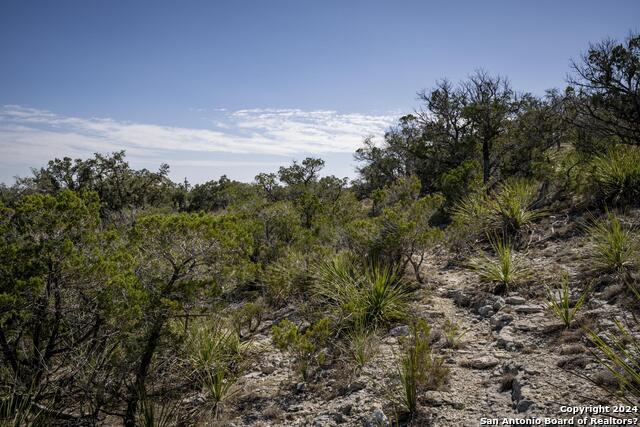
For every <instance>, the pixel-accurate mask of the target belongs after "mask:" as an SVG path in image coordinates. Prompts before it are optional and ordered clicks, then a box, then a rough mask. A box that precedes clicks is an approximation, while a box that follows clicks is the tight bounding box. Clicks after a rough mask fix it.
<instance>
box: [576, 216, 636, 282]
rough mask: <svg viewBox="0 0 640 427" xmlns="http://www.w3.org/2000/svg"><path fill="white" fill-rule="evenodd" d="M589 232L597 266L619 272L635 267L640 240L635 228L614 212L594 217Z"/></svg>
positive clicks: (593, 256)
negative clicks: (598, 217) (627, 224)
mask: <svg viewBox="0 0 640 427" xmlns="http://www.w3.org/2000/svg"><path fill="white" fill-rule="evenodd" d="M587 234H588V236H589V239H590V241H591V244H592V251H591V258H592V259H593V261H594V263H595V265H596V266H597V267H599V268H602V269H606V270H610V271H615V272H618V273H622V272H625V271H628V270H630V269H633V268H635V266H636V264H637V261H638V260H637V256H638V251H639V250H640V240H639V239H638V236H637V234H636V232H635V230H634V228H633V227H630V226H626V225H624V224H623V223H622V221H620V218H618V217H617V216H616V215H615V214H614V213H613V212H607V214H606V216H605V217H604V218H601V219H595V218H592V219H591V221H590V224H589V225H588V226H587Z"/></svg>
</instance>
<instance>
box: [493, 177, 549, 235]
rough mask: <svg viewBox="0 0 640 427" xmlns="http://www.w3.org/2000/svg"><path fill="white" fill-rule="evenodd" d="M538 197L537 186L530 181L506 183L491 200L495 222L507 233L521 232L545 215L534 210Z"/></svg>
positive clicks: (519, 180)
mask: <svg viewBox="0 0 640 427" xmlns="http://www.w3.org/2000/svg"><path fill="white" fill-rule="evenodd" d="M537 196H538V188H537V186H536V185H535V184H533V183H531V182H529V181H526V180H522V179H517V180H510V181H507V182H505V183H504V184H502V185H500V186H499V187H498V189H497V191H496V193H495V196H494V197H493V198H490V199H489V203H490V206H491V211H492V214H493V216H494V217H495V221H496V222H497V223H498V224H500V226H501V228H502V230H504V232H506V233H509V234H514V233H517V232H519V231H520V230H522V229H523V228H524V227H525V226H526V225H529V224H530V223H531V222H532V221H534V220H535V219H537V218H539V217H540V216H542V215H543V214H544V211H543V210H541V209H534V208H533V203H534V202H535V200H536V198H537Z"/></svg>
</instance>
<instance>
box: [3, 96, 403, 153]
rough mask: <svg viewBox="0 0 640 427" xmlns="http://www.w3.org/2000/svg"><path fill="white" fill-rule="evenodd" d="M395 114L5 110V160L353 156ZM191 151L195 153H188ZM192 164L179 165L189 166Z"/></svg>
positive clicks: (284, 111)
mask: <svg viewBox="0 0 640 427" xmlns="http://www.w3.org/2000/svg"><path fill="white" fill-rule="evenodd" d="M394 119H395V116H394V115H366V114H357V113H350V114H344V113H339V112H336V111H321V110H318V111H304V110H299V109H247V110H239V111H235V112H228V111H218V117H216V118H215V120H214V119H212V120H211V122H210V127H209V128H189V127H176V126H164V125H160V124H150V123H135V122H127V121H118V120H113V119H109V118H81V117H72V116H65V115H60V114H56V113H54V112H50V111H46V110H39V109H33V108H26V107H22V106H17V105H5V106H3V107H0V153H1V154H2V156H1V157H2V158H3V159H4V162H16V161H17V162H20V163H25V162H29V163H33V164H34V165H36V164H40V163H42V161H44V160H46V159H51V158H53V157H60V156H65V155H66V156H72V157H74V156H86V155H90V154H91V153H93V152H109V151H116V150H122V149H125V150H127V152H128V154H129V155H130V156H134V157H136V156H139V157H149V156H151V157H157V158H162V157H165V156H166V154H167V153H175V152H181V153H186V157H183V159H184V158H187V159H188V158H192V159H193V162H194V164H196V163H198V162H202V161H203V160H202V159H201V158H200V157H199V155H201V154H207V153H235V154H254V155H278V156H295V155H296V154H299V153H309V154H317V155H321V154H323V153H348V152H353V151H354V150H355V149H356V148H357V147H358V146H359V145H360V144H361V143H362V140H363V138H364V137H365V136H368V135H382V133H383V132H384V130H385V129H386V128H387V127H388V126H389V125H390V124H391V123H392V121H393V120H394ZM189 153H191V154H189ZM188 161H189V160H182V162H188Z"/></svg>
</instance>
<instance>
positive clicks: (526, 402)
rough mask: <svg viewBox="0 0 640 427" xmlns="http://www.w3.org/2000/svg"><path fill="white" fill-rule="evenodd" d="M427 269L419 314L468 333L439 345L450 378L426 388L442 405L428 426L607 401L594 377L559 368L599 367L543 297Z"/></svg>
mask: <svg viewBox="0 0 640 427" xmlns="http://www.w3.org/2000/svg"><path fill="white" fill-rule="evenodd" d="M429 273H430V277H432V278H433V281H432V282H431V283H430V284H429V285H428V286H427V288H426V289H425V291H424V292H423V294H424V297H423V301H422V302H421V304H422V305H423V306H424V313H426V314H428V315H431V316H432V318H433V319H432V321H433V323H434V324H442V320H440V321H438V318H440V319H444V318H448V319H452V320H454V321H456V322H457V323H458V324H459V325H460V327H461V330H466V331H467V332H466V334H465V335H464V337H463V339H462V345H461V348H459V349H456V350H453V349H452V350H445V354H446V355H447V361H448V362H449V363H450V366H451V370H452V371H451V379H450V383H449V386H448V388H447V390H446V391H442V392H431V393H430V396H433V400H434V402H433V403H435V404H436V405H437V404H439V403H441V405H440V406H439V407H438V408H436V409H435V410H434V413H435V416H434V418H433V425H436V426H455V425H461V426H477V425H479V420H480V418H481V417H484V418H500V419H501V418H524V417H551V418H558V417H562V416H563V414H562V413H561V411H560V407H561V406H562V405H569V406H579V405H594V404H598V403H600V404H607V403H610V402H607V401H606V400H605V401H602V400H601V398H602V396H603V392H602V390H601V389H599V388H598V387H596V386H595V385H594V384H593V383H592V382H590V381H587V380H585V379H583V378H580V377H578V376H576V375H575V374H572V373H570V372H569V371H568V370H565V369H563V368H561V367H560V366H564V367H567V368H569V367H572V366H573V367H576V366H577V367H581V368H582V369H581V370H582V371H583V372H584V373H586V372H594V371H597V370H599V369H600V368H599V366H597V364H594V363H593V360H592V359H591V358H590V357H589V356H587V355H586V354H585V348H584V347H583V345H582V344H581V343H580V338H579V333H572V332H563V331H562V330H561V329H560V328H557V327H556V325H557V322H556V321H555V319H553V318H552V317H551V315H550V314H549V313H548V310H547V309H546V307H545V306H544V303H543V302H542V301H531V300H530V299H527V298H524V297H522V296H520V295H518V294H516V293H512V294H509V295H508V296H506V297H495V296H492V295H485V294H484V293H482V292H480V289H479V286H480V285H479V283H478V279H477V277H476V276H475V275H474V274H472V273H469V272H466V271H463V270H454V269H444V268H435V269H431V270H430V271H429ZM483 298H485V299H484V300H483ZM474 299H475V300H474ZM509 381H511V384H509ZM501 390H502V391H501ZM597 397H600V399H598V398H597Z"/></svg>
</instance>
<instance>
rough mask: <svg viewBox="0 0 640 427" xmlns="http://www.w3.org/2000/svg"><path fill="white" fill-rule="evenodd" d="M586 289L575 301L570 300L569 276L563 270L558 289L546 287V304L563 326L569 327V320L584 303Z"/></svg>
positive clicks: (570, 320) (571, 319)
mask: <svg viewBox="0 0 640 427" xmlns="http://www.w3.org/2000/svg"><path fill="white" fill-rule="evenodd" d="M588 291H589V290H588V289H587V290H585V291H584V292H583V293H582V294H581V295H580V297H579V298H578V299H577V300H576V301H575V302H572V301H571V291H570V289H569V276H568V274H567V273H566V272H565V273H564V274H563V276H562V284H561V287H560V289H557V290H555V291H554V290H551V289H547V306H548V308H549V310H551V312H552V313H553V314H554V316H556V317H557V318H558V319H560V320H561V321H562V324H563V325H564V327H565V328H567V329H568V328H570V327H571V322H572V321H573V319H574V318H575V316H576V313H577V312H578V310H580V307H582V305H583V304H584V301H585V298H586V297H587V294H588Z"/></svg>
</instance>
